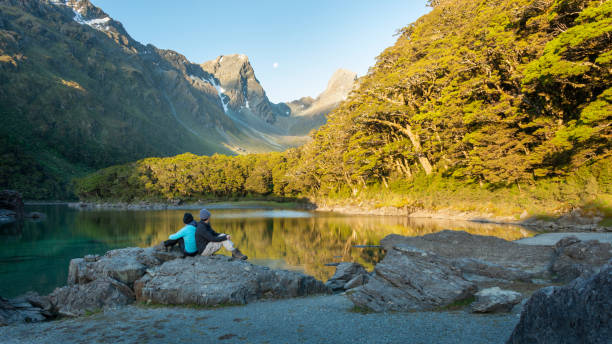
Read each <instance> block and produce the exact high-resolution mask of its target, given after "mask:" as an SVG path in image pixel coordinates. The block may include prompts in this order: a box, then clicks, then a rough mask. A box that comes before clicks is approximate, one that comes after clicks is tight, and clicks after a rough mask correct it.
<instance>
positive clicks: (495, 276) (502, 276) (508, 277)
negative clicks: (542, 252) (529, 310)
mask: <svg viewBox="0 0 612 344" xmlns="http://www.w3.org/2000/svg"><path fill="white" fill-rule="evenodd" d="M452 263H453V265H454V266H455V267H457V268H459V269H460V270H461V271H463V277H464V278H466V279H467V280H470V281H483V280H491V279H492V280H497V281H499V280H505V281H521V282H532V281H533V280H534V279H537V278H538V277H540V275H541V274H540V273H539V272H535V273H530V272H527V271H522V270H519V269H516V268H510V267H503V266H501V265H497V264H493V263H489V262H486V261H484V260H480V259H475V258H460V259H456V260H453V261H452Z"/></svg>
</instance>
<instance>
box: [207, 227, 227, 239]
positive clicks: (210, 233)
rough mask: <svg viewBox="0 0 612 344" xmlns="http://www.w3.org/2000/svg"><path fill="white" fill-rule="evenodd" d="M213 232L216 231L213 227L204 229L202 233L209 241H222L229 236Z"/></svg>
mask: <svg viewBox="0 0 612 344" xmlns="http://www.w3.org/2000/svg"><path fill="white" fill-rule="evenodd" d="M213 233H215V232H214V231H213V230H212V228H211V230H210V231H207V230H204V231H202V235H203V236H204V238H206V240H208V241H212V242H221V241H225V240H227V236H225V235H215V234H213Z"/></svg>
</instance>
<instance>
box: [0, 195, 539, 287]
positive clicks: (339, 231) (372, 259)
mask: <svg viewBox="0 0 612 344" xmlns="http://www.w3.org/2000/svg"><path fill="white" fill-rule="evenodd" d="M211 208H212V207H211ZM27 211H39V212H43V213H45V214H46V215H47V218H46V219H45V220H44V221H40V222H29V221H26V222H24V224H23V229H22V230H20V231H18V232H15V233H13V232H8V231H7V232H5V233H0V280H1V281H11V283H0V296H4V297H14V296H17V295H19V294H22V293H23V292H24V291H27V290H35V291H38V292H40V293H49V292H51V291H52V290H53V289H54V288H55V287H58V286H61V285H64V284H65V283H66V278H67V274H68V263H69V262H70V259H72V258H77V257H82V256H84V255H86V254H104V253H105V252H106V251H108V250H111V249H115V248H121V247H128V246H140V247H148V246H152V245H156V244H158V243H160V242H162V241H164V240H166V239H167V238H168V235H170V234H171V233H174V232H176V231H177V230H178V229H180V228H181V227H182V218H183V213H184V212H185V210H163V211H78V210H74V209H70V208H68V207H66V206H61V205H54V206H29V207H27ZM189 211H190V212H191V213H193V214H194V215H197V214H198V209H192V210H189ZM211 211H212V214H213V216H212V218H211V223H212V226H213V228H215V230H217V231H218V232H221V233H230V234H232V240H234V241H235V242H236V244H237V246H238V247H239V248H240V249H241V250H242V251H243V252H244V253H245V254H246V255H248V256H249V260H250V261H251V262H252V263H255V264H261V265H267V266H270V267H272V268H285V269H295V270H301V271H304V272H306V273H308V274H310V275H313V276H315V277H316V278H318V279H321V280H324V281H325V280H327V279H328V278H329V277H330V276H331V275H332V274H333V273H334V271H335V269H334V268H333V267H328V266H325V263H331V262H359V263H361V264H363V265H364V266H366V267H367V268H368V269H372V267H373V266H374V264H375V263H376V262H378V261H379V260H380V259H382V257H383V254H384V252H382V250H380V249H357V248H353V247H352V245H376V244H378V243H379V242H380V239H382V238H384V237H385V236H386V235H388V234H392V233H395V234H401V235H424V234H428V233H433V232H436V231H439V230H442V229H447V228H448V229H455V230H465V231H467V232H470V233H474V234H481V235H492V236H497V237H501V238H504V239H508V240H514V239H518V238H522V237H526V236H531V235H533V234H534V233H532V232H529V231H527V230H524V229H520V228H518V227H513V226H500V225H492V224H480V223H470V222H461V221H433V220H427V219H409V218H405V217H380V216H342V215H338V214H333V213H314V212H305V211H290V210H279V209H211ZM223 251H224V250H221V251H220V252H221V253H222V254H228V253H226V252H223Z"/></svg>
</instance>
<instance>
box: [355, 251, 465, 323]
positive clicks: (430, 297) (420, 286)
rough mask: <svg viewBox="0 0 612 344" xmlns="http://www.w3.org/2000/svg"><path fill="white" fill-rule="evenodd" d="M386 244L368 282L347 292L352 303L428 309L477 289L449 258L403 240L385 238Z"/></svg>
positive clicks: (380, 308)
mask: <svg viewBox="0 0 612 344" xmlns="http://www.w3.org/2000/svg"><path fill="white" fill-rule="evenodd" d="M386 247H387V255H386V256H385V258H384V259H383V260H382V261H381V262H380V263H378V264H377V265H376V267H375V268H374V274H373V276H371V277H370V278H369V280H368V282H367V283H366V284H365V285H363V286H361V287H357V288H355V289H353V290H351V291H350V292H347V296H348V298H349V299H350V300H351V301H352V302H353V303H354V304H355V305H357V306H359V307H363V308H367V309H371V310H373V311H376V312H382V311H417V310H431V309H436V308H439V307H444V306H447V305H449V304H451V303H453V302H455V301H459V300H463V299H466V298H468V297H470V296H472V295H473V294H474V293H475V292H476V285H475V284H474V283H472V282H469V281H467V280H465V279H464V278H463V277H462V273H461V271H460V270H459V269H458V268H456V267H454V266H453V265H452V262H451V261H450V260H448V259H446V258H444V257H441V256H439V255H437V254H435V253H433V252H428V251H424V250H420V249H418V248H414V247H411V246H408V245H404V244H397V245H394V246H391V245H389V242H388V241H387V246H386Z"/></svg>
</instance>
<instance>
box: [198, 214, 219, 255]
mask: <svg viewBox="0 0 612 344" xmlns="http://www.w3.org/2000/svg"><path fill="white" fill-rule="evenodd" d="M195 237H196V247H197V248H198V254H202V252H204V249H205V248H206V245H208V243H209V242H211V241H212V242H221V241H225V240H227V236H226V235H219V233H217V232H215V231H214V230H213V229H212V227H211V226H210V224H208V223H206V222H204V221H200V222H198V226H197V227H196V233H195Z"/></svg>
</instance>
